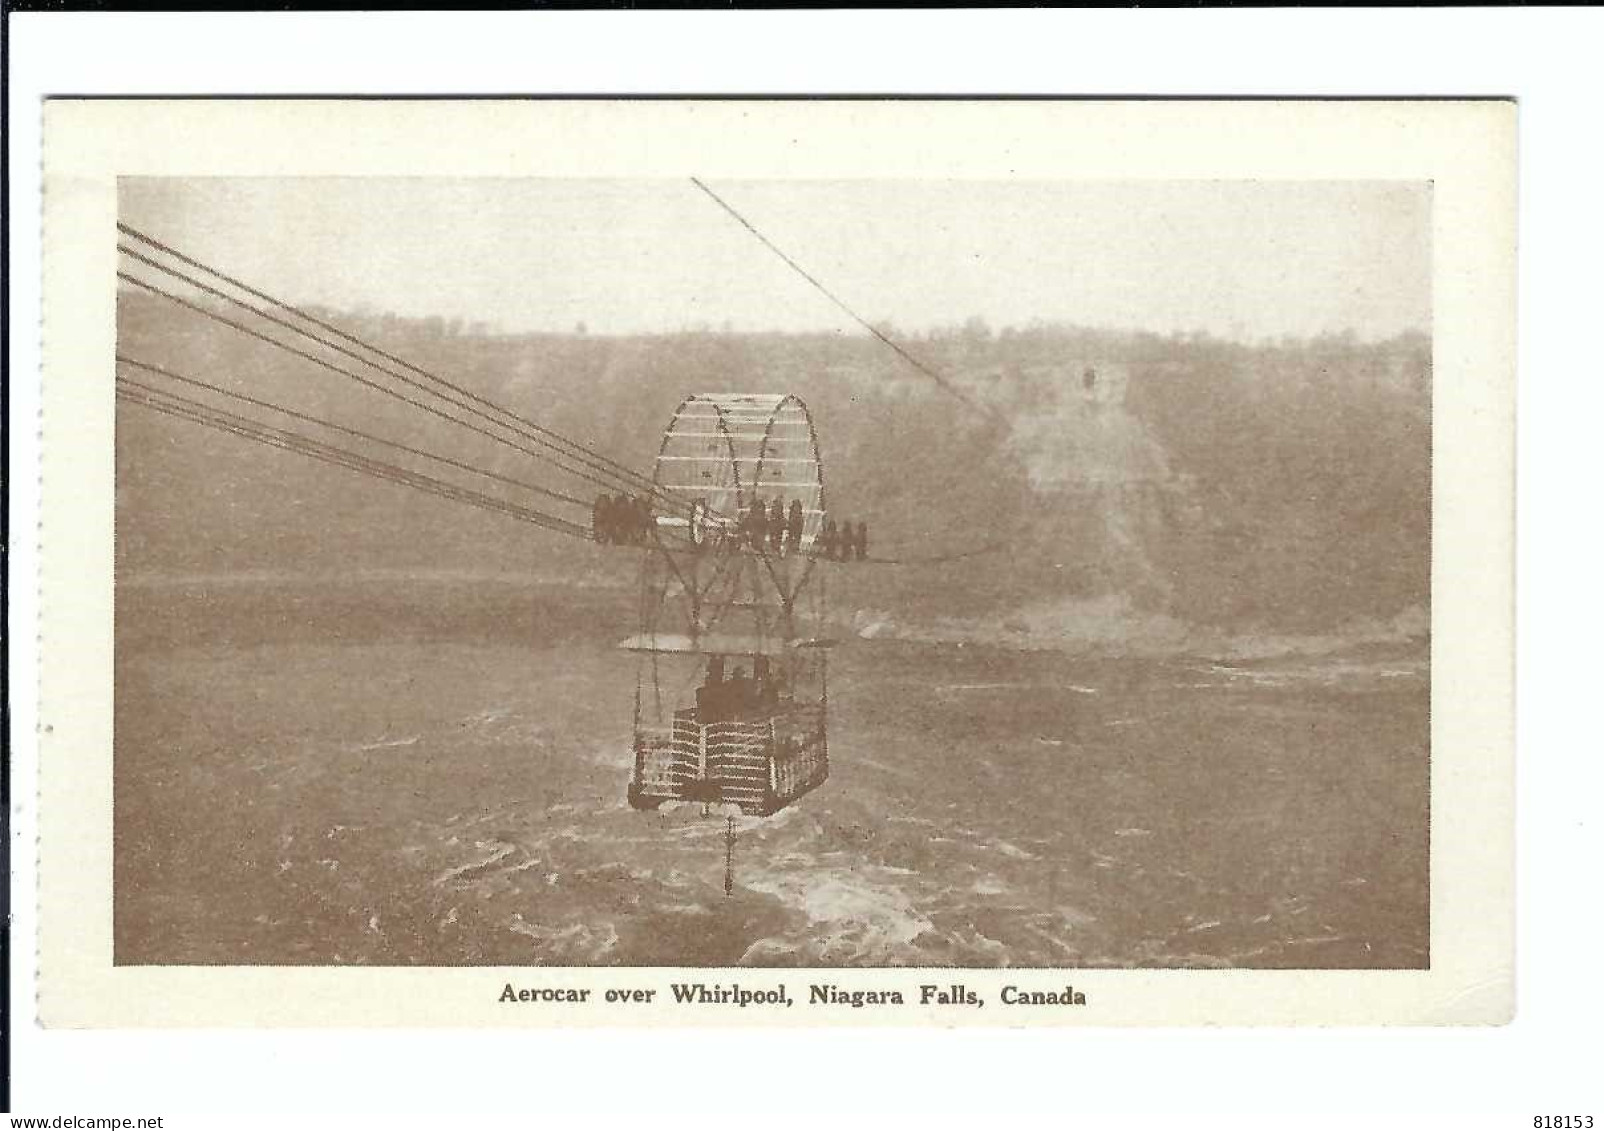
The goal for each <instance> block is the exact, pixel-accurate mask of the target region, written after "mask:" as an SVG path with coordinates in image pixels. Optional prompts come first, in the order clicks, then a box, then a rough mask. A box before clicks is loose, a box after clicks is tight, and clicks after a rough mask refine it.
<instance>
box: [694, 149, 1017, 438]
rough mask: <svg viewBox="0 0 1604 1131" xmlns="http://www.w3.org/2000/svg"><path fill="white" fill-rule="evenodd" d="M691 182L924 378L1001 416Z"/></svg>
mask: <svg viewBox="0 0 1604 1131" xmlns="http://www.w3.org/2000/svg"><path fill="white" fill-rule="evenodd" d="M691 184H693V185H695V186H696V187H697V188H699V189H701V190H702V191H703V192H704V193H706V194H707V195H708V196H709V197H710V198H711V199H712V201H713V203H715V204H717V205H718V206H719V207H720V208H722V209H723V210H724V211H725V212H727V213H729V214H730V215H731V216H732V217H734V219H735V222H736V223H738V224H740V225H741V227H743V228H745V229H746V230H747V231H748V232H750V233H752V235H753V236H754V237H755V238H756V239H757V241H758V242H759V243H760V244H762V245H763V246H764V247H766V248H768V249H769V250H770V251H772V252H773V253H774V254H775V255H777V256H779V257H780V259H782V260H783V261H784V262H785V265H786V266H787V267H789V268H791V270H793V271H795V272H796V273H797V274H798V275H800V276H802V278H803V279H805V280H807V282H808V283H809V284H811V285H812V287H813V289H814V290H816V291H818V292H819V293H820V294H822V295H823V296H824V297H825V298H827V299H829V300H830V301H831V302H833V303H835V305H836V306H837V307H839V308H840V309H841V310H843V311H844V312H845V313H846V315H847V317H849V318H851V319H852V320H853V321H854V322H856V323H857V324H858V325H859V326H862V327H863V328H864V329H865V330H867V331H869V333H871V334H873V335H874V336H875V337H876V338H878V339H879V340H880V341H881V342H883V343H884V344H885V345H886V346H887V348H889V349H890V350H891V351H892V352H893V353H895V354H896V355H897V356H898V357H900V358H902V360H903V361H906V362H907V363H908V364H909V365H911V366H913V367H914V368H915V369H917V370H918V371H919V372H920V373H923V374H924V375H925V376H926V377H928V378H930V379H931V380H932V381H934V382H935V383H936V384H937V385H939V386H940V387H941V388H942V389H943V390H945V391H946V392H948V393H951V394H952V395H953V396H955V397H957V398H958V399H959V400H961V401H963V402H964V404H966V405H968V406H969V407H970V408H973V409H978V410H980V411H982V412H988V413H990V414H991V415H993V416H998V415H1000V414H999V413H998V412H997V410H996V409H995V408H993V407H992V406H990V405H983V404H981V403H979V402H978V401H976V400H975V399H974V398H973V397H971V396H970V395H969V394H968V393H966V392H964V391H963V390H962V389H960V388H959V387H958V386H957V385H954V384H953V383H952V382H951V381H949V380H948V379H947V378H946V377H943V376H942V375H941V374H940V373H938V372H936V371H935V370H934V369H932V368H930V367H929V366H928V365H926V364H925V363H924V362H922V361H920V360H919V359H918V358H916V357H914V356H913V355H912V354H911V353H909V352H908V351H907V350H905V349H903V348H902V347H901V346H899V345H898V344H897V343H896V342H894V341H892V340H891V339H890V338H889V337H888V336H886V335H885V334H884V333H882V332H881V331H880V330H879V329H877V328H876V327H875V326H873V325H872V324H871V323H870V322H869V321H868V319H866V318H864V317H863V316H862V315H860V314H859V313H858V312H857V311H855V310H853V309H852V308H851V307H850V306H848V305H847V304H846V303H845V302H844V301H843V300H841V299H840V298H838V297H836V294H835V292H834V291H832V290H830V288H829V287H827V286H825V285H824V284H823V283H821V282H819V280H818V279H816V278H815V277H814V276H813V275H812V274H810V273H809V272H808V270H807V269H806V268H805V267H803V266H802V265H801V264H800V263H798V262H797V261H796V260H794V259H792V258H791V257H790V256H789V255H787V254H786V253H785V252H783V251H781V250H780V248H779V246H778V245H776V244H775V243H774V241H773V240H771V239H769V238H768V237H767V236H765V235H764V234H763V233H762V232H760V231H758V230H757V226H756V225H754V224H753V223H752V221H750V220H748V219H747V218H746V217H745V216H742V215H741V214H740V213H739V212H737V211H736V210H735V208H734V206H733V205H731V204H730V203H729V201H727V200H725V199H724V198H723V197H722V196H720V195H719V194H718V193H716V192H714V191H713V190H712V189H710V188H708V187H707V186H706V185H705V184H703V183H702V182H701V181H700V180H698V179H697V178H696V177H692V178H691Z"/></svg>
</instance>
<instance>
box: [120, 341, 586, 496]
mask: <svg viewBox="0 0 1604 1131" xmlns="http://www.w3.org/2000/svg"><path fill="white" fill-rule="evenodd" d="M117 363H118V364H119V365H127V366H131V367H133V368H135V369H142V370H144V371H145V372H147V373H150V374H153V375H154V376H158V377H165V378H167V379H168V380H172V381H180V382H182V383H184V384H186V385H191V386H194V387H195V388H197V389H205V390H206V391H207V392H211V393H217V394H218V395H219V396H224V397H229V398H230V399H232V400H236V401H240V402H241V403H243V404H248V405H254V406H255V407H257V408H265V409H268V410H269V411H271V412H277V413H281V414H283V415H284V416H288V417H291V418H293V419H295V420H300V421H303V422H305V423H307V424H316V425H317V426H319V427H320V428H328V429H330V430H331V431H335V432H343V433H344V434H346V435H347V436H354V437H356V438H357V439H359V440H367V441H369V442H370V443H374V444H382V445H384V446H385V447H388V448H395V449H396V450H398V451H403V452H406V453H408V454H409V455H415V456H420V457H422V458H423V459H427V460H433V461H435V462H436V463H442V464H446V465H448V466H450V467H456V468H460V469H462V470H463V471H468V472H472V473H473V474H474V475H480V476H483V477H484V478H486V479H495V480H499V481H500V482H502V483H506V484H509V485H511V486H513V487H522V488H523V489H524V490H526V491H534V492H535V493H537V494H540V495H546V496H548V497H549V498H553V499H557V500H558V501H560V502H564V503H572V504H574V505H576V506H589V505H590V504H589V503H588V502H587V501H586V500H584V499H580V498H575V497H574V496H572V495H565V494H563V493H562V492H560V491H553V490H550V489H549V488H546V487H542V486H540V485H539V484H538V483H529V482H526V481H524V480H522V479H514V478H513V477H511V476H509V475H501V474H498V473H497V472H494V471H488V470H486V469H484V468H482V467H475V466H474V465H473V464H470V463H464V462H462V461H461V460H455V459H452V458H451V457H449V456H443V455H439V454H437V453H435V452H430V451H425V450H423V449H422V448H414V447H410V446H409V445H407V444H403V443H400V442H398V441H396V440H387V439H385V438H384V437H383V436H375V435H372V434H371V433H368V432H362V431H359V430H358V429H355V428H347V427H346V426H345V425H343V424H336V423H335V422H334V421H332V420H324V419H322V418H321V417H317V416H312V415H310V414H308V413H304V412H298V411H296V410H295V409H292V408H285V407H284V406H283V405H279V404H274V403H273V402H272V401H264V400H258V399H257V398H255V397H249V396H246V395H245V394H244V393H237V392H235V391H234V390H232V389H225V388H223V387H222V386H221V385H213V384H212V383H210V382H208V381H202V380H200V379H198V378H195V377H186V376H184V375H183V374H182V373H174V372H173V371H172V370H171V369H163V368H162V367H161V366H159V365H151V364H149V363H148V362H143V361H136V360H135V359H134V358H131V357H126V356H124V355H123V354H117Z"/></svg>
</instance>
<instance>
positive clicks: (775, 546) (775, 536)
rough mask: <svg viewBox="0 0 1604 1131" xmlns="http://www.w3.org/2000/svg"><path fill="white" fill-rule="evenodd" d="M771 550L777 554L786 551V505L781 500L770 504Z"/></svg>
mask: <svg viewBox="0 0 1604 1131" xmlns="http://www.w3.org/2000/svg"><path fill="white" fill-rule="evenodd" d="M769 549H770V550H772V551H773V552H774V553H776V554H778V553H779V552H780V551H782V550H784V549H785V503H784V501H782V500H780V499H775V500H774V501H773V502H772V503H770V504H769Z"/></svg>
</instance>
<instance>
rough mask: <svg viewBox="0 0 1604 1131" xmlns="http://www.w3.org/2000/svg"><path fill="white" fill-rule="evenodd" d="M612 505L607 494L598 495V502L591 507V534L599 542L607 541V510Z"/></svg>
mask: <svg viewBox="0 0 1604 1131" xmlns="http://www.w3.org/2000/svg"><path fill="white" fill-rule="evenodd" d="M610 507H611V500H609V499H608V498H607V496H606V495H605V494H602V495H597V496H596V503H595V505H594V506H592V507H591V508H590V536H591V537H592V538H594V539H596V541H598V542H605V541H607V512H608V510H609V509H610Z"/></svg>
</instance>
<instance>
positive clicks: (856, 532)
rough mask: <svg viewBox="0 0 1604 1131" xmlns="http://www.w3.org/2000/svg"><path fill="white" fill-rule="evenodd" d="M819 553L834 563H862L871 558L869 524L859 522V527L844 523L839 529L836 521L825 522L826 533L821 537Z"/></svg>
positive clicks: (828, 519)
mask: <svg viewBox="0 0 1604 1131" xmlns="http://www.w3.org/2000/svg"><path fill="white" fill-rule="evenodd" d="M819 553H821V554H823V555H824V557H825V558H826V559H827V560H829V561H832V562H853V561H857V562H862V561H867V560H868V558H869V524H868V523H867V522H863V521H861V520H860V521H859V522H858V523H857V525H855V526H854V525H853V524H852V523H850V522H842V523H841V525H840V526H839V527H838V526H836V524H835V519H833V518H826V519H825V520H824V532H823V533H822V534H820V535H819Z"/></svg>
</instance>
